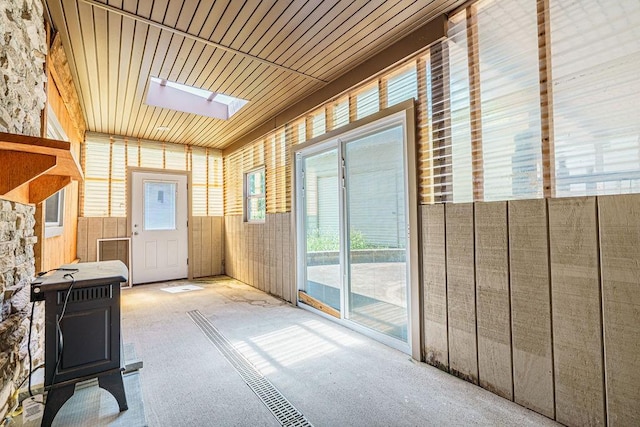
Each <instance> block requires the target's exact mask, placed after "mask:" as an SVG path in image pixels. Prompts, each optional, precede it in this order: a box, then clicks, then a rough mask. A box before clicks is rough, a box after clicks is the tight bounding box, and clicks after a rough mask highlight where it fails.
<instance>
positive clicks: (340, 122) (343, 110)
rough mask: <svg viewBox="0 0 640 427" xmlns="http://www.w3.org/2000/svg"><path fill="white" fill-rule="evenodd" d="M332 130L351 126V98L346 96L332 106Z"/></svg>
mask: <svg viewBox="0 0 640 427" xmlns="http://www.w3.org/2000/svg"><path fill="white" fill-rule="evenodd" d="M330 111H331V129H332V130H333V129H337V128H339V127H341V126H344V125H346V124H349V97H348V96H345V97H342V98H340V99H338V100H337V101H334V102H333V103H332V105H331V110H330Z"/></svg>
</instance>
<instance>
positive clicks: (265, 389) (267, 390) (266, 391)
mask: <svg viewBox="0 0 640 427" xmlns="http://www.w3.org/2000/svg"><path fill="white" fill-rule="evenodd" d="M187 314H188V315H189V317H191V320H193V321H194V323H195V324H196V325H197V326H198V327H199V328H200V330H201V331H202V332H203V333H204V334H205V336H206V337H207V338H208V339H209V341H211V343H212V344H213V345H215V346H216V348H217V349H218V351H219V352H220V353H221V354H222V355H223V356H224V357H225V358H226V359H227V360H228V361H229V363H231V365H232V366H233V367H234V368H235V370H236V371H237V372H238V374H240V376H241V377H242V379H243V380H244V382H245V383H247V385H248V386H249V387H250V388H251V390H253V392H254V393H255V394H256V396H258V397H259V398H260V400H261V401H262V403H264V405H265V406H266V407H267V409H269V411H271V413H272V414H273V416H274V417H276V419H277V420H278V422H279V423H280V424H281V425H283V426H287V427H289V426H291V427H313V424H311V423H310V422H309V421H308V420H307V419H306V418H305V417H304V415H302V413H301V412H300V411H298V410H297V409H296V408H295V406H293V405H292V404H291V402H289V401H288V400H287V398H286V397H284V396H283V395H282V393H280V391H279V390H278V389H277V388H276V387H275V386H274V385H273V384H271V382H269V380H268V379H266V378H265V377H264V376H263V375H262V374H261V373H260V371H258V370H257V369H256V367H255V366H253V365H252V364H251V362H249V361H248V360H247V359H246V358H245V357H244V356H243V355H242V354H241V353H240V352H239V351H238V350H236V349H235V347H234V346H233V345H232V344H231V343H230V342H229V340H227V339H226V338H225V337H224V335H222V334H221V333H220V331H218V329H216V327H215V326H213V324H212V323H211V322H209V320H208V319H207V318H206V317H204V316H203V315H202V313H200V311H198V310H192V311H189V312H187Z"/></svg>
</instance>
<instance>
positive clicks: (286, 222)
mask: <svg viewBox="0 0 640 427" xmlns="http://www.w3.org/2000/svg"><path fill="white" fill-rule="evenodd" d="M281 216H282V239H283V241H282V291H281V296H282V298H284V299H285V300H287V301H289V302H293V297H292V295H295V294H296V293H295V291H294V283H293V282H294V281H293V277H294V272H295V257H294V256H293V254H292V253H291V251H292V249H293V245H292V244H291V220H292V215H291V213H284V214H281Z"/></svg>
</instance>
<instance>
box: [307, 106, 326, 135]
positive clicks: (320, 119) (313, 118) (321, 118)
mask: <svg viewBox="0 0 640 427" xmlns="http://www.w3.org/2000/svg"><path fill="white" fill-rule="evenodd" d="M325 132H326V115H325V111H324V108H321V109H320V110H317V111H314V112H313V113H311V114H310V116H309V120H308V121H307V137H308V139H311V138H315V137H316V136H320V135H322V134H323V133H325Z"/></svg>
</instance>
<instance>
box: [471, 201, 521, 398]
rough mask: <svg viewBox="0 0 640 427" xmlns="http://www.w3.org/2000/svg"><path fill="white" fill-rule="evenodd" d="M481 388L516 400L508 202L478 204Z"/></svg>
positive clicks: (478, 305)
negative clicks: (514, 393) (512, 346)
mask: <svg viewBox="0 0 640 427" xmlns="http://www.w3.org/2000/svg"><path fill="white" fill-rule="evenodd" d="M475 237H476V297H477V301H476V304H477V316H478V375H479V379H480V386H481V387H483V388H485V389H487V390H489V391H491V392H493V393H495V394H497V395H499V396H502V397H505V398H507V399H510V400H513V369H512V363H511V306H510V304H511V302H510V290H509V248H508V244H509V243H508V229H507V203H506V202H493V203H485V202H480V203H476V204H475Z"/></svg>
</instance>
